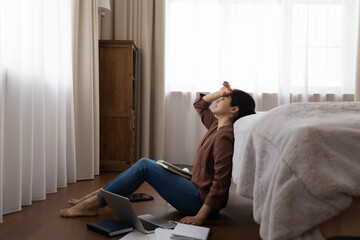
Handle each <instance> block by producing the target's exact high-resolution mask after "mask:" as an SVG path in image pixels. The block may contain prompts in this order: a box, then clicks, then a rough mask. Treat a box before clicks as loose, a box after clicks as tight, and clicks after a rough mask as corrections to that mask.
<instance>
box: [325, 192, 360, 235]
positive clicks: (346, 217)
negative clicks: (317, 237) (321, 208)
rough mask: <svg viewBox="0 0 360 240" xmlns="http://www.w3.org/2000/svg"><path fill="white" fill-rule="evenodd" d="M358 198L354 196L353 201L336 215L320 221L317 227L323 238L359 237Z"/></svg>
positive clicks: (359, 214) (359, 207)
mask: <svg viewBox="0 0 360 240" xmlns="http://www.w3.org/2000/svg"><path fill="white" fill-rule="evenodd" d="M359 222H360V198H354V200H353V203H352V204H351V205H350V207H348V208H347V209H346V210H344V211H343V212H341V213H340V214H339V215H337V216H336V217H334V218H332V219H330V220H328V221H326V222H324V223H322V224H320V225H319V228H320V230H321V232H322V234H323V236H324V237H325V238H331V237H339V236H342V237H360V228H359Z"/></svg>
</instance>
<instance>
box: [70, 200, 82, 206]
mask: <svg viewBox="0 0 360 240" xmlns="http://www.w3.org/2000/svg"><path fill="white" fill-rule="evenodd" d="M81 202H82V201H80V200H78V199H75V198H72V199H70V200H69V201H68V204H70V205H72V206H75V205H78V204H79V203H81Z"/></svg>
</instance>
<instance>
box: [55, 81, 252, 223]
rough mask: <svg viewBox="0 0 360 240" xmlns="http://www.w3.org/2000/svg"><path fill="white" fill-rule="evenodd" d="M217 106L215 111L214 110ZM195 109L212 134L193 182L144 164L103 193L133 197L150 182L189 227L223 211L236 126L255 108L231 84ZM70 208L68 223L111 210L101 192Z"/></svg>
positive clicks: (206, 139) (204, 97) (147, 162)
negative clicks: (132, 194) (108, 208)
mask: <svg viewBox="0 0 360 240" xmlns="http://www.w3.org/2000/svg"><path fill="white" fill-rule="evenodd" d="M215 100H216V105H215V107H214V109H213V110H212V111H211V110H210V108H209V107H210V105H211V103H212V102H213V101H215ZM194 107H195V109H196V111H197V112H198V113H199V115H200V117H201V120H202V122H203V124H204V125H205V127H206V128H207V129H208V132H207V133H206V135H205V136H204V138H203V139H202V141H201V143H200V145H199V147H198V150H197V153H196V157H195V161H194V167H193V170H192V173H193V175H192V178H191V180H188V179H186V178H184V177H182V176H179V175H177V174H174V173H172V172H170V171H168V170H166V169H164V168H163V167H162V166H160V165H159V164H156V163H155V161H153V160H150V159H147V158H142V159H140V160H139V161H137V162H136V164H134V165H133V166H132V167H131V168H129V169H128V170H126V171H125V172H123V173H121V174H120V175H118V176H117V177H116V178H115V179H113V180H112V181H111V182H109V183H108V184H106V185H105V186H104V187H103V189H104V190H106V191H109V192H113V193H116V194H118V195H122V196H128V195H129V194H131V193H133V192H134V191H136V190H137V189H138V188H139V187H140V185H141V184H142V183H143V182H144V181H147V182H148V183H149V184H150V185H151V186H152V187H153V188H154V189H155V190H156V191H157V192H158V193H159V194H160V195H161V196H162V197H163V198H164V199H165V200H166V201H167V202H168V203H170V204H171V205H172V206H173V207H175V208H176V209H177V210H179V211H180V212H181V213H182V214H184V215H186V216H187V217H184V218H183V219H181V220H180V222H181V223H186V224H194V225H202V223H203V221H204V220H205V219H206V218H207V216H208V215H209V214H210V213H217V212H219V210H220V209H221V208H224V207H225V206H226V203H227V201H228V196H229V188H230V183H231V170H232V155H233V146H234V134H233V123H234V122H235V121H236V120H237V119H239V118H241V117H243V116H246V115H250V114H254V113H255V111H254V109H255V102H254V100H253V98H252V97H251V96H250V95H249V94H248V93H245V92H243V91H241V90H232V89H231V88H230V85H229V83H228V82H224V83H223V86H222V87H221V89H220V90H219V91H217V92H214V93H211V94H208V95H203V94H201V95H200V97H199V98H198V99H196V100H195V103H194ZM69 204H71V205H73V207H70V208H66V209H63V210H61V211H60V213H61V215H62V216H63V217H78V216H94V215H97V214H98V209H99V208H100V207H104V206H106V205H107V204H106V202H105V200H104V198H103V196H102V195H101V193H100V189H99V190H96V191H94V192H92V193H90V194H88V195H86V196H84V197H82V198H81V199H78V200H77V199H71V200H69Z"/></svg>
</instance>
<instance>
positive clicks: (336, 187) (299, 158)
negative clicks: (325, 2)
mask: <svg viewBox="0 0 360 240" xmlns="http://www.w3.org/2000/svg"><path fill="white" fill-rule="evenodd" d="M250 118H251V117H250ZM234 129H235V130H234V131H235V152H234V158H233V162H234V164H233V180H234V182H235V183H236V184H237V190H236V191H237V194H239V195H242V196H244V197H248V198H252V199H253V204H254V207H253V208H254V218H255V221H256V222H257V223H259V224H260V235H261V237H262V238H263V239H290V238H295V237H299V236H301V234H303V233H305V232H306V231H309V230H310V229H312V228H313V227H314V226H316V225H318V224H319V223H321V222H324V221H326V220H328V219H330V218H332V217H334V216H335V215H337V214H338V213H340V212H341V211H342V210H344V209H346V208H347V207H348V206H349V205H350V204H351V202H352V197H353V196H356V197H358V196H360V103H358V102H355V103H354V102H352V103H294V104H288V105H284V106H280V107H278V108H275V109H273V110H271V111H269V112H267V113H266V114H263V115H261V116H258V117H256V119H254V121H253V122H252V123H251V124H249V119H247V118H243V119H239V120H238V121H237V122H236V123H235V126H234ZM239 136H241V138H239Z"/></svg>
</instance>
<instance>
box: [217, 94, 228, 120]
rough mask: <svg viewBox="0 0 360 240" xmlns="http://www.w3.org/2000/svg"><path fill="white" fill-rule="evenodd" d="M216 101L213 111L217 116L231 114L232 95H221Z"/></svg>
mask: <svg viewBox="0 0 360 240" xmlns="http://www.w3.org/2000/svg"><path fill="white" fill-rule="evenodd" d="M215 103H216V104H215V107H214V109H213V110H212V111H213V113H214V114H215V115H216V116H218V117H220V116H221V115H229V114H231V113H230V111H231V96H226V97H221V98H219V99H218V100H216V101H215Z"/></svg>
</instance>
